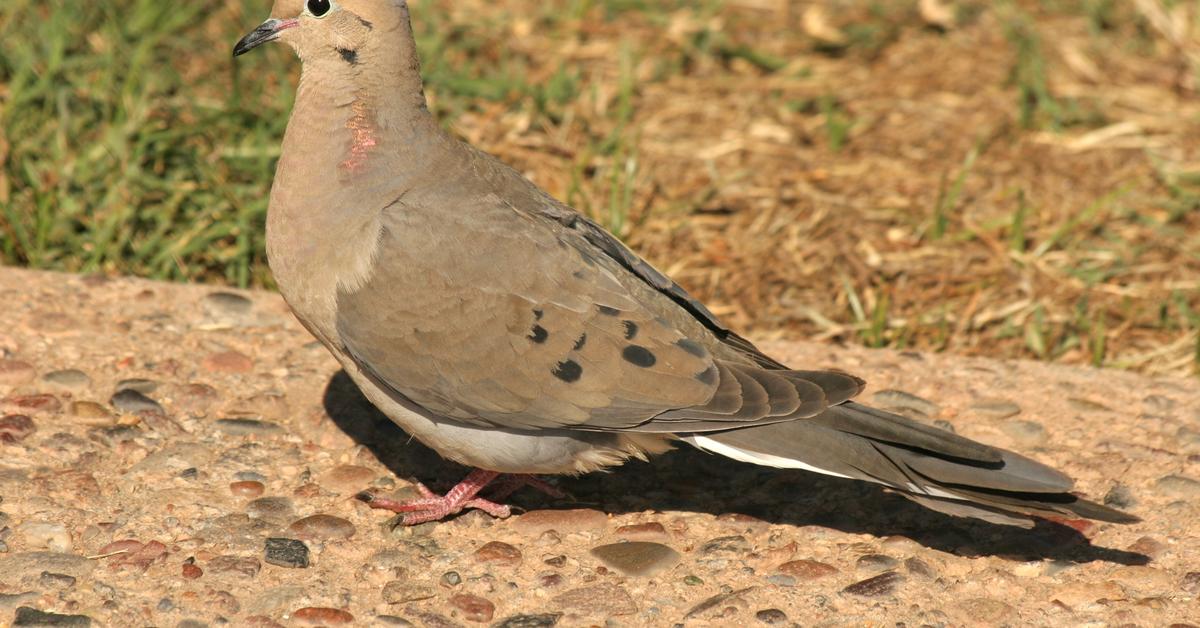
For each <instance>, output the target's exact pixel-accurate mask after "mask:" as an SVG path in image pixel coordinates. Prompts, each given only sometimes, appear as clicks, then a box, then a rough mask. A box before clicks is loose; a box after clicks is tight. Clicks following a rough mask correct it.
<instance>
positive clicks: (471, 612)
mask: <svg viewBox="0 0 1200 628" xmlns="http://www.w3.org/2000/svg"><path fill="white" fill-rule="evenodd" d="M450 605H451V606H453V607H454V608H456V609H458V611H459V612H460V613H461V614H462V617H463V619H466V620H467V621H474V622H489V621H492V616H493V615H495V613H496V605H495V604H493V603H492V602H491V600H488V599H486V598H482V597H479V596H478V595H470V594H468V593H459V594H458V595H455V596H453V597H451V598H450Z"/></svg>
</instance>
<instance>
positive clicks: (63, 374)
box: [42, 369, 92, 390]
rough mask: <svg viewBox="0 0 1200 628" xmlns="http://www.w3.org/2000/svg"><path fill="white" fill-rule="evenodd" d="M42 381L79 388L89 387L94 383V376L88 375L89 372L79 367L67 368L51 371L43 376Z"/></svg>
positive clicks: (68, 387)
mask: <svg viewBox="0 0 1200 628" xmlns="http://www.w3.org/2000/svg"><path fill="white" fill-rule="evenodd" d="M42 381H44V382H46V383H47V384H54V385H55V386H62V387H63V388H67V389H70V390H79V389H81V388H87V387H88V386H90V385H91V384H92V378H90V377H88V375H87V373H84V372H83V371H80V370H77V369H65V370H62V371H51V372H49V373H46V374H45V375H43V376H42Z"/></svg>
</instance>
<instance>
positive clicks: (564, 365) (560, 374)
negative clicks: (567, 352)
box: [550, 360, 583, 384]
mask: <svg viewBox="0 0 1200 628" xmlns="http://www.w3.org/2000/svg"><path fill="white" fill-rule="evenodd" d="M550 372H551V373H553V374H554V376H555V377H557V378H559V379H561V380H562V381H564V382H566V383H568V384H570V383H572V382H577V381H579V378H580V377H582V376H583V367H582V366H579V363H578V362H576V361H575V360H563V361H562V362H559V363H558V364H557V365H556V366H555V367H554V370H553V371H550Z"/></svg>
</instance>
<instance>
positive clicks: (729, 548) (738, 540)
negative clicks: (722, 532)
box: [700, 534, 750, 556]
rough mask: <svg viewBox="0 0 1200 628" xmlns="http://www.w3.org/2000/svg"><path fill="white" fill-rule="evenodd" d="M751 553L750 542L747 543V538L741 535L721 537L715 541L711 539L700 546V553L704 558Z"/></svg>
mask: <svg viewBox="0 0 1200 628" xmlns="http://www.w3.org/2000/svg"><path fill="white" fill-rule="evenodd" d="M749 551H750V541H747V540H746V537H744V536H742V535H740V534H738V535H733V536H719V537H717V538H715V539H709V540H708V541H706V542H705V543H704V544H703V545H701V546H700V553H701V554H702V555H704V556H712V555H726V554H745V553H747V552H749Z"/></svg>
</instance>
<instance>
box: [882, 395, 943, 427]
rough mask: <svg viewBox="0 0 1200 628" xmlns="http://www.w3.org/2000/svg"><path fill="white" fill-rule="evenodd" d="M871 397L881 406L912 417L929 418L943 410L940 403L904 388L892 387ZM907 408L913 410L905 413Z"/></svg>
mask: <svg viewBox="0 0 1200 628" xmlns="http://www.w3.org/2000/svg"><path fill="white" fill-rule="evenodd" d="M871 399H872V401H874V403H875V405H877V406H879V407H880V408H883V409H885V410H890V411H892V412H896V413H897V414H903V415H905V416H908V417H909V418H911V419H922V420H924V419H929V418H931V417H934V416H937V415H938V414H940V413H941V411H942V408H941V406H939V405H938V404H936V403H934V402H932V401H930V400H928V399H925V398H922V397H918V396H916V395H914V394H912V393H908V392H904V391H903V390H895V389H890V388H889V389H886V390H881V391H879V392H877V393H875V394H874V395H873V396H872V397H871ZM906 410H907V411H911V412H909V413H905V412H904V411H906ZM913 414H915V416H913Z"/></svg>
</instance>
